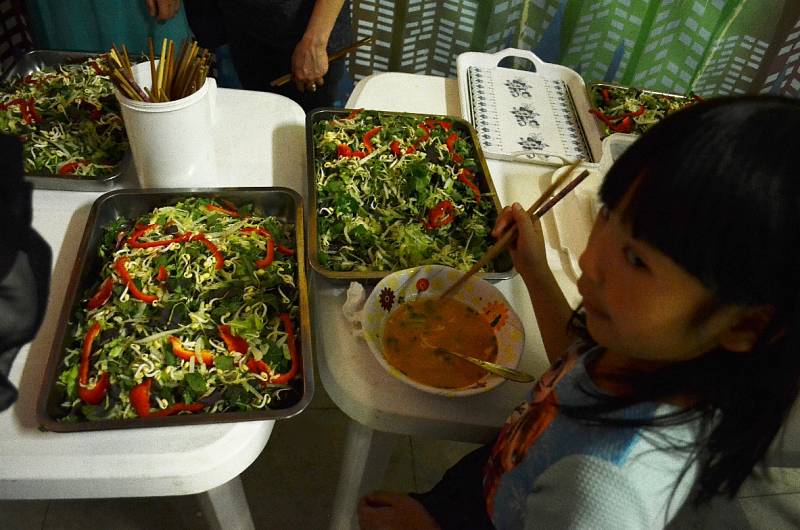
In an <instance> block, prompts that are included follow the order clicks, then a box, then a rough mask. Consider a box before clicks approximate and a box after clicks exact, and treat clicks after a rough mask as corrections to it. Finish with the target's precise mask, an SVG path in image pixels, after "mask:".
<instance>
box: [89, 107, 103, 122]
mask: <svg viewBox="0 0 800 530" xmlns="http://www.w3.org/2000/svg"><path fill="white" fill-rule="evenodd" d="M102 117H103V111H102V110H100V107H95V108H93V109H92V110H91V111H89V119H90V120H92V121H97V120H99V119H100V118H102Z"/></svg>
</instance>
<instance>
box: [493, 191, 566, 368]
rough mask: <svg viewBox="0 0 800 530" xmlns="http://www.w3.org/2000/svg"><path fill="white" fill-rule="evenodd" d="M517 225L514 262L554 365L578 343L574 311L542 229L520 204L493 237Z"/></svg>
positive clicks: (504, 217) (503, 214) (509, 209)
mask: <svg viewBox="0 0 800 530" xmlns="http://www.w3.org/2000/svg"><path fill="white" fill-rule="evenodd" d="M513 224H516V225H517V230H518V231H519V232H518V234H517V237H516V241H515V243H513V244H512V249H511V258H512V259H513V260H514V268H515V269H517V272H518V273H519V274H520V276H522V279H523V281H524V282H525V286H526V287H527V288H528V293H529V294H530V297H531V303H532V304H533V312H534V313H535V314H536V322H537V324H538V325H539V331H540V332H541V334H542V342H543V343H544V349H545V352H546V353H547V358H548V359H549V360H550V363H551V364H552V363H553V362H555V360H556V359H558V358H559V357H561V356H562V355H564V353H565V352H566V351H567V348H568V347H569V346H570V344H572V342H573V341H574V340H575V339H576V336H575V335H574V334H573V333H571V332H569V330H568V328H567V324H568V322H569V319H570V317H571V316H572V308H571V307H570V305H569V303H568V302H567V299H566V298H565V297H564V293H563V292H562V291H561V287H559V286H558V282H556V279H555V277H554V276H553V272H552V271H551V270H550V267H549V266H548V264H547V255H546V251H545V242H544V235H543V234H542V225H541V224H540V223H539V222H538V221H537V222H536V223H534V222H533V221H532V220H531V218H530V217H529V216H528V214H527V212H525V209H524V208H523V207H522V206H521V205H520V204H519V203H514V205H513V207H506V208H504V209H503V211H502V212H501V214H500V216H499V217H498V218H497V223H496V224H495V227H494V229H493V230H492V235H493V236H495V237H499V236H500V235H502V234H503V232H505V231H506V230H507V229H508V228H509V227H510V226H512V225H513Z"/></svg>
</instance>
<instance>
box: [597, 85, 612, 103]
mask: <svg viewBox="0 0 800 530" xmlns="http://www.w3.org/2000/svg"><path fill="white" fill-rule="evenodd" d="M600 95H601V96H603V103H606V104H607V103H609V102H610V101H611V95H610V94H609V93H608V89H607V88H603V89H602V90H600Z"/></svg>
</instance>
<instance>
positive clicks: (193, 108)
mask: <svg viewBox="0 0 800 530" xmlns="http://www.w3.org/2000/svg"><path fill="white" fill-rule="evenodd" d="M132 72H133V77H134V79H135V80H136V83H137V84H138V85H139V86H140V87H142V88H147V89H150V88H151V87H152V83H151V74H150V72H151V69H150V63H149V62H144V63H139V64H136V65H133V66H132ZM115 95H116V97H117V100H118V101H119V104H120V107H121V109H122V118H123V120H124V121H125V129H126V130H127V133H128V141H129V142H130V146H131V152H132V154H133V161H134V164H135V165H136V172H137V174H138V176H139V184H140V185H141V186H142V187H143V188H183V187H188V188H197V187H220V186H221V185H224V184H225V183H224V182H221V180H220V177H219V175H218V173H217V163H216V156H215V152H214V151H215V148H214V115H215V106H216V95H217V83H216V81H215V80H214V78H212V77H208V78H206V79H205V82H204V83H203V85H202V86H201V87H200V88H198V89H197V90H196V91H195V92H193V93H192V94H189V95H188V96H186V97H182V98H180V99H177V100H174V101H163V102H155V103H154V102H150V101H138V100H134V99H130V98H129V97H127V96H126V95H125V94H123V93H122V92H121V91H120V90H116V91H115Z"/></svg>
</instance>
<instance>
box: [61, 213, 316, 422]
mask: <svg viewBox="0 0 800 530" xmlns="http://www.w3.org/2000/svg"><path fill="white" fill-rule="evenodd" d="M293 234H294V227H293V226H292V225H291V224H288V223H284V222H281V221H280V220H278V219H277V218H275V217H263V216H260V215H258V213H257V212H254V211H253V207H252V205H242V206H239V207H237V206H236V205H234V204H232V203H227V202H225V201H216V200H211V199H206V198H190V199H186V200H184V201H183V202H180V203H178V204H176V205H175V206H166V207H162V208H157V209H155V210H153V211H152V212H150V213H148V214H145V215H143V216H141V217H139V218H138V219H135V220H127V219H118V220H117V221H115V222H113V223H111V224H110V225H109V226H108V227H106V229H105V232H104V236H103V239H102V242H101V244H100V247H99V251H98V252H99V258H100V260H101V262H102V268H101V269H100V272H99V275H98V277H97V280H96V282H94V284H93V285H92V286H91V287H90V288H89V289H88V290H87V291H86V292H85V293H84V296H83V298H82V299H81V302H80V306H79V307H78V308H76V310H75V312H74V314H73V317H72V319H71V321H70V328H69V329H70V330H71V331H70V333H71V334H70V338H69V340H70V345H69V347H68V348H67V349H66V354H65V358H64V368H63V371H62V372H61V374H60V375H59V377H58V380H57V383H56V384H57V387H58V389H59V390H60V391H62V392H63V401H62V402H61V407H62V409H63V413H64V417H63V420H64V421H83V420H101V419H120V418H136V417H145V416H169V415H173V414H181V413H200V412H203V413H218V412H228V411H249V410H257V409H265V408H282V407H286V406H288V405H290V404H292V403H294V402H296V401H297V400H298V399H299V396H298V392H299V390H298V388H297V387H298V385H300V387H301V386H302V381H301V380H300V379H299V377H300V375H301V374H300V369H299V365H300V358H299V353H298V351H297V348H298V345H297V337H298V326H297V323H298V321H299V309H298V296H299V295H298V287H297V260H296V257H295V255H294V254H295V252H294V247H295V241H294V239H293Z"/></svg>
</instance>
